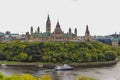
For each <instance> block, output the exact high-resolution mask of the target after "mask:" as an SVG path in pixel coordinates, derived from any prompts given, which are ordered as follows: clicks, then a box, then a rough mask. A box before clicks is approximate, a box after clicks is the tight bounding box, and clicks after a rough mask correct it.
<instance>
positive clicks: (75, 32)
mask: <svg viewBox="0 0 120 80" xmlns="http://www.w3.org/2000/svg"><path fill="white" fill-rule="evenodd" d="M74 34H75V36H77V28H75V31H74Z"/></svg>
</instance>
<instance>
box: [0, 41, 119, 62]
mask: <svg viewBox="0 0 120 80" xmlns="http://www.w3.org/2000/svg"><path fill="white" fill-rule="evenodd" d="M118 55H120V48H119V47H112V46H110V45H106V44H103V43H100V42H19V41H14V42H7V43H0V60H7V61H20V62H53V63H56V62H58V63H70V62H96V61H110V60H115V59H116V57H117V56H118Z"/></svg>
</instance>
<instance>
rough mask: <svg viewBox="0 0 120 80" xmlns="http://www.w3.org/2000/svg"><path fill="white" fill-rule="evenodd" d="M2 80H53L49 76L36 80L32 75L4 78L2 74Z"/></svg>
mask: <svg viewBox="0 0 120 80" xmlns="http://www.w3.org/2000/svg"><path fill="white" fill-rule="evenodd" d="M0 80H52V78H51V77H50V76H49V75H43V76H41V78H36V77H34V76H32V75H30V74H22V75H17V74H14V75H12V76H4V75H3V74H2V73H0Z"/></svg>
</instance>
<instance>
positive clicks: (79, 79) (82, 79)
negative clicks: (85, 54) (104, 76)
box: [75, 76, 96, 80]
mask: <svg viewBox="0 0 120 80" xmlns="http://www.w3.org/2000/svg"><path fill="white" fill-rule="evenodd" d="M75 80H96V79H94V78H91V77H85V76H81V77H77V78H76V79H75Z"/></svg>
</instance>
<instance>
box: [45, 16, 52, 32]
mask: <svg viewBox="0 0 120 80" xmlns="http://www.w3.org/2000/svg"><path fill="white" fill-rule="evenodd" d="M46 32H48V33H51V22H50V18H49V14H48V17H47V22H46Z"/></svg>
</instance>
